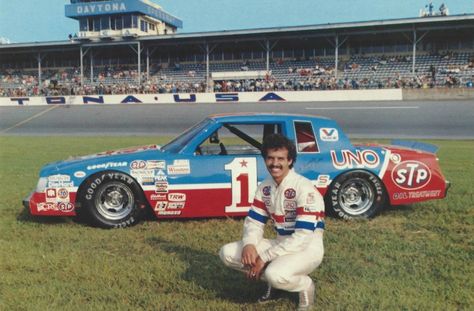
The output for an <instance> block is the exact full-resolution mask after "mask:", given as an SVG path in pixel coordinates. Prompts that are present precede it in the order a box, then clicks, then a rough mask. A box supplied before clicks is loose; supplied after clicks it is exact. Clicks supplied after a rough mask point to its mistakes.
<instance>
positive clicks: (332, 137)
mask: <svg viewBox="0 0 474 311" xmlns="http://www.w3.org/2000/svg"><path fill="white" fill-rule="evenodd" d="M319 137H321V140H322V141H339V132H338V130H337V129H335V128H326V127H322V128H320V129H319Z"/></svg>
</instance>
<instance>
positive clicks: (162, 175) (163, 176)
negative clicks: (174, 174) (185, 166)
mask: <svg viewBox="0 0 474 311" xmlns="http://www.w3.org/2000/svg"><path fill="white" fill-rule="evenodd" d="M155 180H156V181H167V180H168V177H167V176H166V174H165V172H163V171H162V170H159V171H158V173H156V176H155Z"/></svg>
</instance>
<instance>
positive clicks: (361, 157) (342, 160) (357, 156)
mask: <svg viewBox="0 0 474 311" xmlns="http://www.w3.org/2000/svg"><path fill="white" fill-rule="evenodd" d="M338 153H340V156H338ZM331 159H332V164H333V165H334V167H335V168H336V169H338V170H344V169H350V168H364V167H367V168H376V167H377V166H379V164H380V158H379V155H378V154H377V153H376V152H375V151H373V150H362V151H360V150H356V152H355V153H354V152H352V151H350V150H341V151H335V150H331Z"/></svg>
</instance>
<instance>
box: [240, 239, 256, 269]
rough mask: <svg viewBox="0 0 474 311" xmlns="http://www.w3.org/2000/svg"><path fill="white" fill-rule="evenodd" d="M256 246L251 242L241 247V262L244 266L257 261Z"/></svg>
mask: <svg viewBox="0 0 474 311" xmlns="http://www.w3.org/2000/svg"><path fill="white" fill-rule="evenodd" d="M257 257H258V253H257V248H256V247H255V245H253V244H248V245H245V246H244V248H243V249H242V259H241V261H242V264H243V265H244V266H246V267H253V266H255V263H256V262H257Z"/></svg>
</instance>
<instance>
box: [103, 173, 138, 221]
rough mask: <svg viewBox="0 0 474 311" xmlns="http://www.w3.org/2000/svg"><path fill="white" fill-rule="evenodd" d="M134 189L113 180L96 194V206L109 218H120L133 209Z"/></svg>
mask: <svg viewBox="0 0 474 311" xmlns="http://www.w3.org/2000/svg"><path fill="white" fill-rule="evenodd" d="M133 205H134V199H133V192H132V190H131V189H130V188H129V187H127V186H125V185H124V184H123V183H120V182H111V183H108V184H107V185H105V186H104V187H102V188H101V189H100V190H99V191H98V193H97V196H96V199H95V206H96V208H97V211H98V212H99V214H100V215H101V216H103V217H104V218H106V219H109V220H120V219H123V218H125V217H127V216H128V215H129V214H130V213H131V212H132V210H133Z"/></svg>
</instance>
